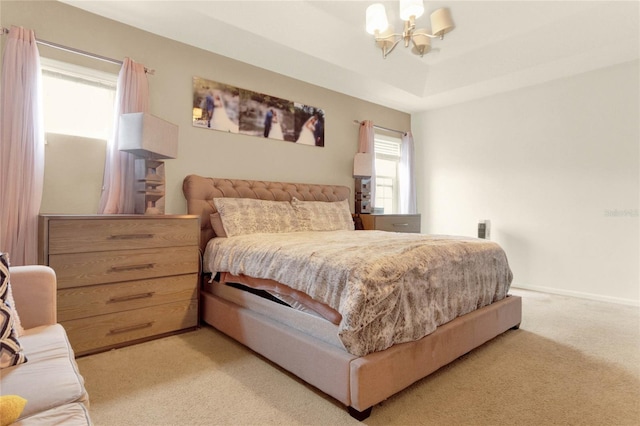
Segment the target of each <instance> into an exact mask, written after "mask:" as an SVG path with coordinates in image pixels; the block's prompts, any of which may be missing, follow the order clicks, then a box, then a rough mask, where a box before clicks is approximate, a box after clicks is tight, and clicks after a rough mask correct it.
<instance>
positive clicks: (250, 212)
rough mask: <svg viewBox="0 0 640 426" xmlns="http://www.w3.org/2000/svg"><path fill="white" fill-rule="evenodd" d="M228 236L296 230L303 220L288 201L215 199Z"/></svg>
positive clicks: (214, 202) (214, 201)
mask: <svg viewBox="0 0 640 426" xmlns="http://www.w3.org/2000/svg"><path fill="white" fill-rule="evenodd" d="M213 204H214V205H215V206H216V209H217V210H218V213H220V219H221V220H222V226H223V227H224V230H225V233H226V234H227V237H234V236H237V235H245V234H257V233H279V232H295V231H299V230H300V223H299V221H298V217H297V216H296V213H295V210H294V209H293V207H292V206H291V203H289V202H288V201H268V200H256V199H253V198H214V199H213Z"/></svg>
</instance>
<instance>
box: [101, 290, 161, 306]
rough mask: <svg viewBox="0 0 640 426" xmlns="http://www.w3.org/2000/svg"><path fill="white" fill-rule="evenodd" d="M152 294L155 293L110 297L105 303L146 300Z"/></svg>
mask: <svg viewBox="0 0 640 426" xmlns="http://www.w3.org/2000/svg"><path fill="white" fill-rule="evenodd" d="M154 293H155V292H153V291H150V292H148V293H140V294H132V295H130V296H122V297H112V298H111V299H109V300H108V301H107V303H118V302H128V301H129V300H136V299H147V298H149V297H151V296H153V294H154Z"/></svg>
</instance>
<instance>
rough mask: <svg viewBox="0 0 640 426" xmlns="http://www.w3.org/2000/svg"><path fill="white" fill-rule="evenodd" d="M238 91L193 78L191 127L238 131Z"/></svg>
mask: <svg viewBox="0 0 640 426" xmlns="http://www.w3.org/2000/svg"><path fill="white" fill-rule="evenodd" d="M239 103H240V90H239V89H238V88H236V87H233V86H229V85H226V84H222V83H217V82H215V81H211V80H205V79H203V78H200V77H193V125H194V126H196V127H204V128H208V129H213V130H220V131H223V132H231V133H238V131H239V127H240V126H239Z"/></svg>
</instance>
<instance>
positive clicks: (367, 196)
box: [355, 178, 371, 214]
mask: <svg viewBox="0 0 640 426" xmlns="http://www.w3.org/2000/svg"><path fill="white" fill-rule="evenodd" d="M355 189H356V190H355V193H356V199H355V212H356V214H360V213H371V178H356V188H355Z"/></svg>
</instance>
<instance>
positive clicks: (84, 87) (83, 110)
mask: <svg viewBox="0 0 640 426" xmlns="http://www.w3.org/2000/svg"><path fill="white" fill-rule="evenodd" d="M117 79H118V76H117V75H115V74H109V73H105V72H101V71H97V70H93V69H90V68H84V67H79V66H76V65H72V64H67V63H64V62H59V61H54V60H51V59H48V58H42V91H43V113H44V129H45V133H60V134H65V135H73V136H82V137H87V138H93V139H102V140H107V139H108V138H109V137H110V136H111V129H112V128H113V107H114V101H115V95H116V83H117Z"/></svg>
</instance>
